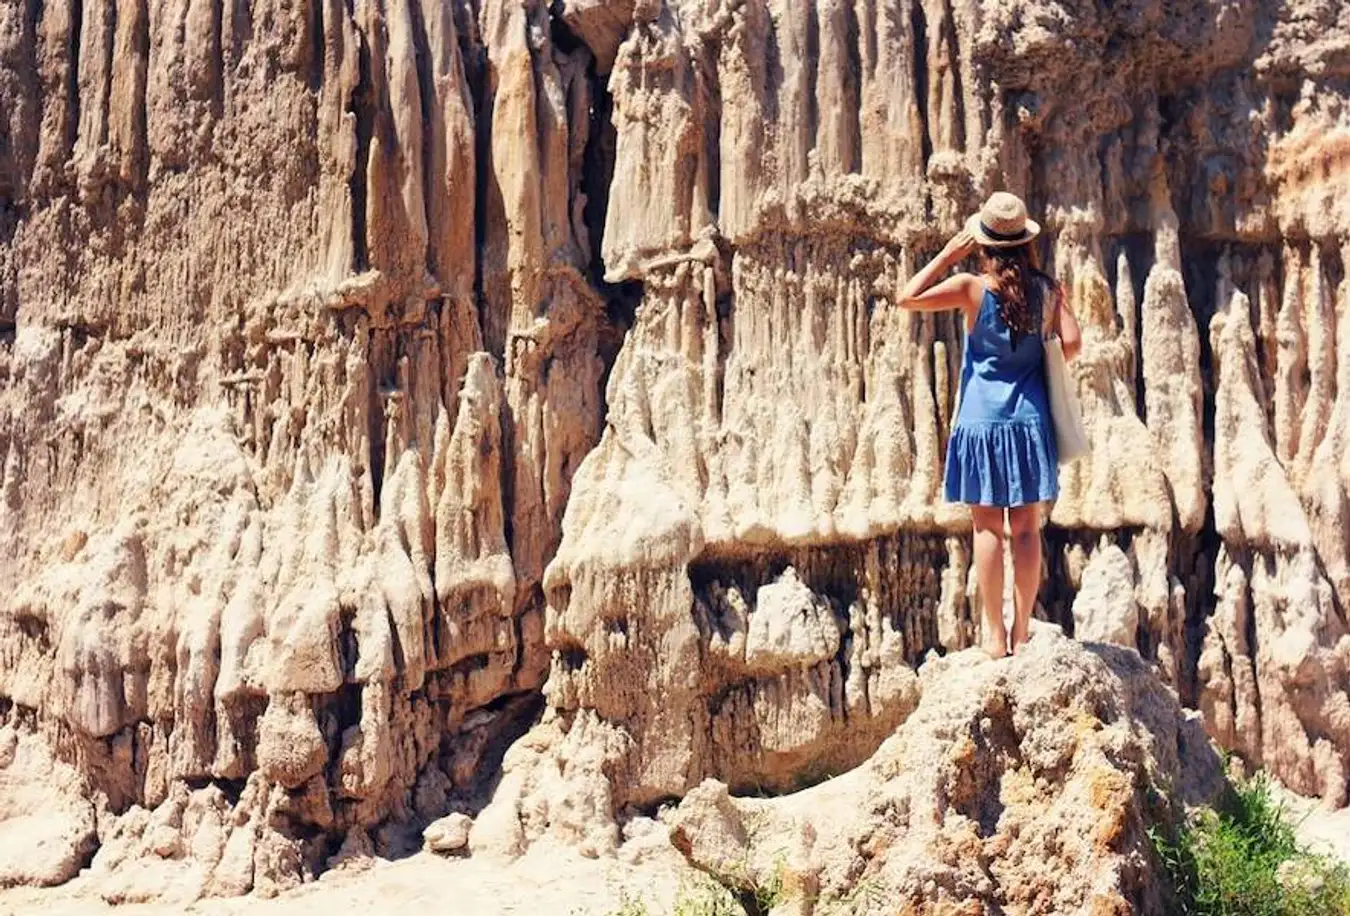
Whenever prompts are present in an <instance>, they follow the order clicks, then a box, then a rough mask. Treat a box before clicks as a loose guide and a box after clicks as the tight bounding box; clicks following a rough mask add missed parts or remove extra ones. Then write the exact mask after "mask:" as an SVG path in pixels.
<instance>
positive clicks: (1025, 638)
mask: <svg viewBox="0 0 1350 916" xmlns="http://www.w3.org/2000/svg"><path fill="white" fill-rule="evenodd" d="M1030 640H1031V621H1030V620H1015V621H1013V628H1012V654H1013V655H1016V654H1017V653H1018V652H1020V651H1021V649H1022V647H1023V646H1025V645H1026V644H1027V643H1028V642H1029V641H1030Z"/></svg>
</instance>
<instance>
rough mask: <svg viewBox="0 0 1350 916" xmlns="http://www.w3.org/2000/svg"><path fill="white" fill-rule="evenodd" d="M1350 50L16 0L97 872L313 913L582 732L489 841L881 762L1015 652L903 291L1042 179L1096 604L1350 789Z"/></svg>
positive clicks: (26, 436)
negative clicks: (176, 882)
mask: <svg viewBox="0 0 1350 916" xmlns="http://www.w3.org/2000/svg"><path fill="white" fill-rule="evenodd" d="M1347 41H1350V11H1347V10H1346V9H1345V8H1343V7H1342V6H1340V5H1336V4H1319V3H1316V2H1312V0H1309V2H1306V3H1291V4H1280V5H1276V4H1271V3H1256V2H1242V0H1213V2H1206V3H1198V4H1190V5H1187V6H1185V8H1184V9H1182V8H1180V7H1178V6H1177V5H1175V4H1166V3H1161V2H1137V3H1129V4H1121V3H1111V4H1107V3H1101V4H1098V3H1088V2H1059V3H1050V2H1014V3H1008V2H1001V3H985V2H949V0H924V2H920V0H856V2H853V3H843V2H830V0H822V2H819V3H814V4H810V3H808V4H795V5H794V4H785V3H781V2H774V3H769V2H766V0H739V2H722V0H637V2H633V0H615V2H604V0H599V2H596V0H578V2H571V0H568V2H563V3H555V4H553V5H551V6H550V5H548V4H544V3H543V2H542V0H486V2H483V3H480V4H473V3H465V2H459V0H453V2H449V3H431V2H426V0H353V2H351V3H337V2H329V0H304V2H299V3H280V2H275V0H246V2H237V3H232V4H224V5H222V4H214V5H213V4H209V3H202V2H200V0H167V2H162V3H153V4H150V3H146V2H145V0H54V2H48V3H36V2H12V3H9V4H7V5H5V6H4V8H3V9H0V101H3V103H4V104H3V105H2V106H0V563H3V566H4V569H5V571H6V572H7V573H9V581H10V582H12V583H13V586H12V588H11V589H9V590H7V591H6V592H5V594H4V595H3V596H2V597H0V726H2V728H0V739H3V741H12V742H14V743H15V745H16V747H17V746H22V747H24V748H28V747H29V745H30V744H32V743H34V742H36V743H37V744H38V745H40V747H41V748H46V749H47V750H45V751H42V750H40V749H37V750H24V752H23V754H24V755H28V756H23V758H22V759H24V760H30V761H31V760H35V759H38V757H37V756H35V755H39V754H40V753H50V754H51V755H54V757H55V758H56V759H58V760H59V761H61V766H62V769H60V770H59V772H61V773H65V774H67V776H66V784H65V788H66V789H67V790H68V791H67V793H66V795H65V796H63V797H65V798H67V799H68V801H69V805H70V806H73V807H70V808H69V810H68V811H67V813H66V814H65V815H63V816H64V817H66V821H65V822H68V823H70V824H74V825H75V826H74V827H72V828H71V830H70V831H69V833H70V835H71V836H72V837H73V839H72V840H71V843H72V845H71V849H72V850H74V855H73V857H72V858H71V859H70V861H72V862H74V863H75V864H76V865H77V866H78V865H79V864H82V863H83V861H84V860H86V859H87V858H88V856H89V855H91V854H93V853H94V852H95V850H97V854H96V855H94V859H93V864H94V867H95V868H96V869H99V868H106V867H110V866H111V865H113V864H116V863H117V862H120V861H126V860H129V859H131V858H137V857H139V858H148V859H150V860H156V861H159V862H160V863H161V864H162V866H163V868H164V869H168V870H170V871H172V872H173V874H174V876H176V878H177V879H181V882H182V885H181V886H182V888H183V893H184V894H188V895H190V894H193V893H200V892H203V891H207V892H216V893H236V892H242V891H247V890H249V889H250V888H256V889H260V890H268V889H273V888H275V887H278V886H282V885H284V884H285V883H287V882H290V881H294V880H298V879H299V878H300V877H301V876H303V875H305V874H310V873H313V872H314V871H316V870H318V869H320V868H322V867H324V863H325V862H326V861H328V860H329V859H330V857H333V856H337V857H339V858H340V857H341V856H342V855H343V854H344V851H345V852H351V851H352V850H354V849H361V848H374V849H376V850H379V851H386V852H387V851H396V850H398V849H400V848H403V847H404V846H406V845H408V844H411V843H415V842H417V840H416V836H415V834H414V833H413V832H412V828H413V827H416V826H420V825H422V824H424V823H426V822H429V821H430V820H432V819H434V818H436V817H439V816H441V815H443V814H445V813H446V812H447V811H448V810H450V809H451V808H456V807H466V808H472V807H474V805H475V803H473V802H472V801H471V799H474V798H477V797H479V796H480V795H481V792H482V791H483V790H484V789H485V788H486V787H487V785H488V784H490V783H491V782H493V781H494V780H495V778H496V776H497V773H498V763H497V761H498V760H499V758H500V756H501V754H502V752H503V750H504V749H505V746H506V744H508V743H509V742H510V741H511V740H512V739H513V738H515V737H516V736H517V735H519V734H520V733H521V732H522V731H523V730H524V729H525V728H526V727H527V726H528V725H529V723H530V722H532V721H534V720H535V719H536V718H538V724H537V725H536V726H535V727H534V729H533V730H532V731H531V732H530V733H529V734H528V735H527V736H525V737H524V738H522V739H521V740H520V741H519V742H517V743H516V744H515V746H514V747H513V748H512V750H511V751H510V753H509V754H508V756H507V758H506V762H505V765H504V766H503V767H502V768H501V785H500V787H498V789H497V791H496V795H495V801H494V803H493V804H492V805H491V806H490V807H489V808H488V809H487V810H486V811H485V812H484V813H483V814H482V816H481V817H479V819H478V822H477V824H476V825H475V828H474V832H473V835H472V837H471V839H470V844H471V846H477V847H482V848H488V847H495V848H506V849H513V848H518V847H519V845H520V844H522V843H525V842H528V841H529V839H530V838H531V837H533V836H537V835H539V834H540V833H543V832H550V831H551V832H556V833H559V834H561V835H564V836H567V837H569V838H572V839H575V840H577V841H579V842H581V843H583V844H585V845H587V846H588V847H590V848H592V849H594V850H595V851H597V852H599V851H603V850H606V849H610V848H613V846H614V844H615V842H616V841H617V837H618V828H617V826H616V822H615V818H616V816H620V815H622V814H623V812H624V811H625V810H631V809H633V808H634V807H636V808H646V807H650V806H653V805H656V804H658V803H660V802H662V801H664V800H666V799H668V798H671V797H674V796H680V795H683V794H684V793H685V792H687V791H688V790H689V789H690V788H692V787H693V786H695V785H698V784H699V783H700V782H701V781H702V780H703V779H705V778H708V777H712V778H716V779H720V780H723V781H725V782H728V783H731V784H732V785H733V787H734V788H736V789H748V788H752V787H754V788H760V789H766V790H775V791H776V790H784V789H788V788H792V787H795V786H797V785H800V784H802V783H804V782H810V781H813V780H815V779H818V778H820V777H821V776H823V775H826V774H828V773H831V772H838V771H840V770H842V769H845V768H848V767H850V766H853V765H856V764H858V763H860V762H861V761H862V760H864V759H866V758H867V757H868V756H869V755H870V754H871V753H872V752H873V751H874V750H875V749H876V747H877V746H878V745H879V744H880V743H881V741H882V740H883V739H884V738H885V736H886V735H888V734H890V733H891V731H893V730H894V728H895V727H896V726H897V725H898V724H899V723H900V722H902V721H903V720H904V719H905V717H906V716H907V715H908V714H909V713H910V712H911V711H912V710H913V709H914V707H915V705H916V704H917V703H918V701H919V695H920V688H919V684H918V679H917V677H916V675H915V674H914V673H913V668H912V666H914V665H916V664H917V663H918V662H919V661H920V659H921V658H923V657H924V654H925V653H926V652H928V651H929V650H932V649H939V648H940V649H947V650H952V649H959V648H961V647H964V646H966V645H969V644H970V642H971V641H972V639H973V638H974V624H973V619H974V615H973V614H972V611H971V607H972V605H973V603H974V596H973V586H972V584H971V579H970V569H969V566H970V563H969V558H968V547H967V542H966V537H965V529H966V522H965V520H964V518H963V516H962V514H961V513H960V512H959V511H957V510H956V509H954V508H953V507H949V506H945V505H943V504H942V502H941V500H940V498H939V490H938V480H939V476H940V475H939V471H940V468H941V462H942V457H943V455H942V452H943V443H944V438H945V433H946V430H947V428H948V426H949V424H950V421H951V417H952V409H953V406H954V400H955V397H956V390H955V380H956V367H957V366H958V365H959V359H960V335H959V328H958V327H957V325H956V324H955V323H954V322H953V321H952V320H950V319H949V318H944V317H938V318H933V317H919V316H913V315H907V314H901V313H900V312H899V311H898V310H897V309H896V308H895V307H894V306H893V304H892V302H891V297H892V296H893V295H894V293H895V290H896V289H897V288H898V286H899V284H900V283H901V282H902V281H903V279H904V278H905V277H906V276H907V275H908V273H909V272H910V271H911V270H912V269H914V267H915V265H916V264H917V263H919V262H920V261H921V259H922V258H923V257H924V256H925V255H926V254H927V253H929V252H931V251H932V250H934V249H935V248H936V247H937V246H938V245H940V244H941V242H942V240H943V236H944V234H946V233H948V232H951V231H953V230H954V229H955V228H956V226H957V225H958V221H959V220H960V219H961V218H962V217H963V216H964V215H965V214H966V213H967V212H968V211H969V210H970V209H971V208H972V207H973V206H975V204H976V203H977V202H978V200H979V199H981V198H982V197H983V196H984V195H985V194H986V193H987V192H988V191H990V190H993V189H994V188H996V187H1006V188H1008V189H1010V190H1013V191H1017V192H1020V193H1022V194H1024V195H1025V196H1027V197H1028V198H1029V200H1030V201H1031V203H1032V205H1033V208H1034V209H1035V210H1037V211H1038V212H1040V213H1041V214H1043V217H1044V222H1045V224H1046V226H1047V230H1048V231H1047V241H1046V246H1045V253H1046V255H1047V256H1048V257H1049V260H1050V264H1051V266H1052V268H1053V270H1054V271H1055V273H1056V274H1057V275H1058V276H1059V277H1060V278H1061V279H1062V280H1063V281H1064V282H1065V283H1066V285H1067V287H1068V289H1069V292H1070V299H1071V302H1072V304H1073V306H1074V308H1075V309H1076V310H1077V313H1078V314H1079V316H1080V318H1081V319H1082V321H1083V323H1084V326H1085V328H1086V347H1085V351H1084V356H1083V358H1082V359H1081V360H1080V361H1079V363H1078V364H1077V372H1078V376H1079V383H1080V395H1081V398H1082V400H1083V402H1084V405H1085V410H1086V413H1087V422H1088V425H1089V428H1090V432H1091V435H1092V438H1093V442H1094V453H1093V455H1092V456H1091V457H1090V458H1088V459H1085V460H1082V461H1080V462H1078V463H1077V464H1075V465H1074V466H1072V467H1069V468H1066V469H1065V470H1064V472H1063V482H1064V488H1065V489H1064V494H1063V498H1062V499H1061V500H1060V501H1059V502H1058V503H1057V504H1056V506H1055V508H1054V513H1053V517H1052V522H1053V526H1052V527H1051V528H1050V529H1048V531H1047V543H1048V545H1049V546H1050V548H1051V549H1050V551H1049V552H1048V558H1047V570H1048V573H1049V578H1048V585H1047V588H1046V590H1045V592H1044V598H1045V607H1044V614H1045V616H1047V617H1049V618H1050V619H1052V620H1055V621H1057V622H1059V623H1061V624H1062V625H1063V626H1064V627H1065V628H1067V629H1069V630H1071V631H1072V630H1074V629H1075V628H1078V629H1081V631H1082V633H1083V634H1084V635H1090V636H1092V637H1094V638H1100V639H1108V640H1112V641H1118V642H1122V643H1125V644H1127V645H1131V646H1134V647H1136V648H1137V649H1138V650H1139V651H1140V652H1141V653H1142V655H1143V656H1144V657H1145V658H1147V659H1148V660H1150V661H1152V662H1156V663H1157V665H1158V667H1159V669H1160V670H1161V671H1162V673H1163V674H1164V676H1165V677H1166V678H1167V679H1168V680H1169V681H1170V682H1171V683H1172V684H1173V685H1174V686H1175V688H1176V689H1177V691H1178V692H1179V694H1180V696H1181V697H1182V699H1183V700H1184V701H1185V702H1186V703H1187V704H1189V705H1191V706H1193V707H1195V708H1198V709H1200V710H1202V711H1203V712H1204V714H1205V717H1206V722H1207V724H1208V727H1209V729H1210V731H1211V734H1213V735H1214V736H1215V737H1216V738H1217V739H1218V740H1219V741H1220V742H1221V743H1222V744H1224V745H1225V746H1227V747H1229V748H1232V749H1234V750H1236V751H1238V752H1239V753H1241V754H1242V755H1243V756H1244V757H1245V758H1246V759H1248V760H1249V761H1250V762H1251V763H1252V764H1255V765H1264V766H1267V767H1269V768H1271V769H1272V770H1274V771H1275V772H1276V774H1277V775H1279V776H1280V777H1281V778H1282V779H1284V780H1285V781H1287V782H1288V783H1289V784H1290V785H1292V786H1293V787H1294V788H1296V789H1298V790H1300V791H1303V792H1308V793H1317V794H1321V795H1323V796H1325V797H1326V798H1327V799H1328V800H1330V801H1331V802H1332V803H1334V804H1342V803H1344V802H1345V801H1346V799H1347V790H1348V786H1350V697H1348V696H1347V690H1348V689H1350V635H1348V634H1347V627H1346V617H1345V614H1346V611H1345V608H1346V602H1347V600H1350V538H1348V537H1347V534H1346V532H1347V531H1348V530H1350V527H1347V522H1350V503H1348V502H1347V487H1348V486H1350V455H1348V454H1347V448H1348V443H1347V439H1348V438H1350V416H1348V415H1347V410H1348V409H1350V408H1347V406H1346V405H1347V403H1350V345H1347V344H1346V342H1345V340H1346V338H1347V336H1350V324H1347V321H1350V319H1347V317H1346V316H1347V315H1350V280H1347V279H1346V269H1345V258H1346V253H1345V251H1344V250H1343V247H1342V246H1343V244H1344V240H1345V238H1347V237H1350V210H1347V207H1346V204H1345V203H1344V201H1345V199H1346V194H1345V192H1346V191H1350V178H1347V176H1348V175H1350V170H1347V168H1346V161H1347V160H1346V156H1345V153H1346V150H1347V149H1350V139H1348V138H1350V110H1347V108H1346V107H1345V105H1346V102H1347V100H1350V57H1347V54H1346V52H1345V45H1346V42H1347ZM635 306H636V310H634V307H635ZM1080 590H1081V591H1080ZM541 706H542V709H543V712H542V717H539V715H538V714H539V711H540V708H541ZM3 741H0V750H3ZM14 756H15V759H19V755H18V754H17V753H16V754H15V755H14ZM44 803H45V802H44ZM51 803H52V804H56V802H54V801H53V802H51ZM25 804H27V803H25ZM32 804H34V805H35V804H37V802H36V801H35V802H33V803H32ZM63 804H64V803H63ZM81 806H84V807H81ZM31 807H32V805H28V807H25V808H24V809H23V811H21V812H19V814H16V815H15V817H18V816H27V812H28V811H29V808H31ZM15 810H16V811H18V809H17V808H16V809H15ZM90 811H92V813H90ZM86 818H88V819H89V820H88V823H92V824H93V828H92V829H93V830H94V833H93V834H92V839H90V834H89V833H88V831H87V830H86V829H85V827H86V826H87V821H86ZM15 823H17V822H15V821H13V820H11V821H6V822H5V824H0V831H8V830H12V829H18V828H17V827H16V826H15ZM6 825H8V826H6ZM405 827H408V828H409V829H407V830H405V829H403V828H405ZM44 868H46V866H44ZM67 871H68V869H65V870H63V868H54V870H53V869H48V870H46V871H42V872H41V873H38V872H36V871H34V872H33V873H31V874H26V875H19V876H17V877H18V878H19V879H26V880H60V878H61V877H62V876H66V872H67ZM53 875H55V876H56V877H52V876H53ZM4 880H14V878H13V877H5V878H4ZM133 883H134V881H133ZM156 886H161V885H156ZM143 892H145V891H144V890H143V889H138V888H137V887H135V886H131V887H124V886H118V887H116V888H115V889H114V890H113V891H112V893H113V894H114V895H115V896H118V897H120V898H128V897H134V896H136V895H137V894H140V893H143Z"/></svg>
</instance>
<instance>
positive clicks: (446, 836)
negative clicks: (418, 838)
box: [422, 812, 473, 853]
mask: <svg viewBox="0 0 1350 916" xmlns="http://www.w3.org/2000/svg"><path fill="white" fill-rule="evenodd" d="M472 827H473V820H472V819H471V818H469V816H468V815H466V814H460V813H458V812H456V813H455V814H451V815H447V816H446V817H443V818H441V819H440V820H438V821H436V822H435V823H433V824H431V825H429V826H428V827H427V829H426V830H424V831H423V832H422V837H423V839H424V840H425V841H426V848H427V849H430V850H431V851H432V852H439V853H449V852H459V851H460V850H462V849H464V847H466V846H468V845H469V830H470V829H471V828H472Z"/></svg>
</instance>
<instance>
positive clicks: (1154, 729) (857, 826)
mask: <svg viewBox="0 0 1350 916" xmlns="http://www.w3.org/2000/svg"><path fill="white" fill-rule="evenodd" d="M922 676H923V681H924V698H923V700H922V702H921V703H920V704H919V706H918V708H917V709H916V710H915V711H914V713H913V715H912V716H911V717H910V718H909V719H908V720H907V721H906V722H905V724H904V725H902V726H901V727H900V728H899V730H897V732H896V734H895V735H894V736H892V737H891V738H889V739H888V740H887V741H886V742H885V743H884V744H882V745H881V747H880V748H879V749H878V751H877V753H876V754H875V755H874V756H873V757H872V758H871V759H870V760H869V761H868V762H867V763H866V764H865V765H864V766H862V767H860V768H859V769H858V770H856V771H854V772H852V773H849V774H847V775H845V776H841V777H839V778H837V779H834V780H831V781H828V782H826V783H823V784H821V785H819V786H815V787H813V788H810V789H806V790H804V791H802V792H799V793H796V794H793V795H788V796H784V797H782V798H778V799H756V798H733V797H731V796H729V795H728V794H727V791H726V787H725V785H724V784H722V783H719V782H713V781H709V782H706V783H704V784H702V785H701V786H699V787H697V788H696V789H694V790H692V791H691V792H690V793H689V794H688V795H686V797H685V799H684V800H683V801H682V802H681V803H680V806H679V808H678V809H677V810H676V811H675V812H674V814H673V815H672V816H671V818H670V829H671V839H672V841H673V842H674V844H675V845H676V847H677V848H679V849H680V850H681V851H682V852H684V854H685V855H686V856H687V857H688V858H689V860H690V861H691V862H693V863H694V864H696V865H698V866H699V867H700V868H703V869H705V870H707V871H708V872H710V873H711V874H712V875H714V876H715V877H717V879H718V880H719V881H722V882H724V883H726V884H728V885H730V886H732V887H736V888H740V889H742V890H744V891H747V892H752V893H753V892H754V891H756V889H764V888H769V887H775V888H777V890H778V895H779V899H780V900H781V901H782V905H784V906H787V905H788V904H789V902H790V899H791V898H792V897H794V896H795V897H797V898H798V906H800V901H801V898H803V897H805V896H808V893H807V892H808V891H809V895H810V896H811V898H812V899H813V900H814V901H815V909H811V908H810V907H807V908H806V910H805V912H821V911H826V912H828V911H829V909H828V908H829V907H830V906H839V905H840V904H841V903H846V905H847V906H848V907H849V911H850V912H855V913H883V912H885V913H893V912H897V911H900V912H915V913H919V912H924V913H927V912H933V913H938V912H971V913H986V912H996V911H997V910H998V909H1000V908H1012V907H1018V908H1026V909H1027V910H1028V911H1029V912H1080V911H1081V912H1089V911H1098V912H1132V913H1164V912H1167V911H1168V909H1167V907H1168V903H1169V901H1168V899H1167V897H1166V893H1167V891H1166V889H1165V888H1166V882H1165V881H1164V879H1163V877H1162V875H1160V873H1159V872H1158V870H1157V866H1156V858H1155V857H1154V855H1153V852H1152V847H1151V846H1150V841H1149V839H1148V836H1147V833H1146V830H1147V827H1148V826H1149V825H1150V824H1155V823H1157V822H1159V821H1164V822H1166V821H1170V820H1174V819H1175V818H1177V817H1179V816H1181V814H1182V811H1183V808H1182V805H1183V803H1198V802H1200V801H1202V800H1204V799H1206V798H1211V797H1213V795H1214V794H1215V793H1216V792H1217V791H1218V790H1219V789H1220V787H1221V786H1222V784H1223V772H1222V766H1221V762H1220V759H1219V757H1218V755H1217V754H1216V753H1215V752H1214V750H1213V749H1212V748H1211V747H1210V746H1209V744H1208V741H1207V738H1206V736H1205V734H1204V731H1203V729H1202V728H1201V725H1200V722H1199V721H1198V719H1197V718H1195V717H1194V716H1193V714H1189V713H1186V712H1185V711H1184V710H1182V709H1181V707H1180V706H1179V705H1178V703H1177V702H1176V699H1175V697H1174V696H1173V695H1171V694H1170V693H1169V692H1168V691H1167V690H1166V688H1165V687H1164V686H1163V684H1162V683H1161V682H1160V681H1159V680H1158V679H1157V678H1156V677H1155V676H1154V675H1152V674H1151V673H1149V672H1148V671H1147V670H1146V669H1145V666H1144V665H1143V663H1142V662H1141V661H1140V660H1139V658H1138V656H1136V655H1135V654H1133V653H1131V652H1128V651H1125V650H1122V649H1119V648H1116V647H1105V646H1104V647H1097V648H1089V647H1085V646H1083V645H1082V644H1079V643H1075V642H1073V641H1070V640H1067V639H1066V638H1065V637H1063V636H1061V635H1057V634H1055V633H1054V632H1053V631H1051V630H1042V631H1039V632H1038V633H1037V635H1036V636H1035V637H1034V638H1033V639H1032V641H1031V643H1030V644H1029V646H1028V649H1027V651H1026V652H1025V653H1023V654H1020V655H1019V656H1018V657H1017V658H1015V659H1008V660H1002V661H997V662H991V661H989V660H988V659H987V657H985V656H983V655H982V653H980V652H979V650H970V651H968V652H963V653H958V654H956V655H953V656H948V657H947V658H945V659H941V660H939V661H934V662H932V663H930V664H929V665H926V666H925V667H924V668H923V669H922ZM785 912H794V910H790V909H787V910H785Z"/></svg>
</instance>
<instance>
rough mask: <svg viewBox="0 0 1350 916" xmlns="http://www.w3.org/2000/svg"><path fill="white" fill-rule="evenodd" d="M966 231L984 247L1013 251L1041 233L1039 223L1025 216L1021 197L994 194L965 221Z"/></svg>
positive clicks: (1025, 207)
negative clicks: (1011, 249)
mask: <svg viewBox="0 0 1350 916" xmlns="http://www.w3.org/2000/svg"><path fill="white" fill-rule="evenodd" d="M966 231H967V232H969V233H970V234H971V235H973V236H974V237H975V240H976V241H977V242H979V243H980V244H981V245H984V246H986V247H988V248H1014V247H1016V246H1018V245H1025V244H1026V243H1027V242H1030V241H1031V240H1032V239H1034V238H1035V237H1036V236H1038V235H1040V234H1041V224H1040V223H1038V222H1036V221H1035V220H1034V219H1029V218H1028V217H1027V205H1026V204H1024V203H1022V198H1020V197H1018V196H1017V195H1016V194H1009V193H1008V192H1007V191H995V192H994V193H993V194H991V195H990V196H989V199H988V200H986V201H985V202H984V206H983V207H981V208H980V212H979V213H976V214H975V215H974V216H972V217H971V218H970V219H969V220H967V221H966Z"/></svg>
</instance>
